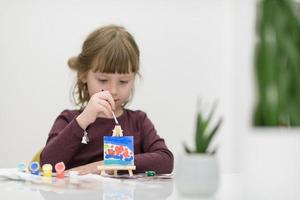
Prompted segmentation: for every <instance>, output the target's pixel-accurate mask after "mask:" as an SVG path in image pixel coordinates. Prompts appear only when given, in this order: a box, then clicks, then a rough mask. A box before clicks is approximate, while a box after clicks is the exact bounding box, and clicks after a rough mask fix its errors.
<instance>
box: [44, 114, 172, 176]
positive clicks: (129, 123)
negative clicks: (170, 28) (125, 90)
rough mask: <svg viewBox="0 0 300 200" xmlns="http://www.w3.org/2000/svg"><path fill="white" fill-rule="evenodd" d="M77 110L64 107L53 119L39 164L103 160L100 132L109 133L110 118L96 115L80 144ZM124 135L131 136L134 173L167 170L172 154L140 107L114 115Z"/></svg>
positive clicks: (76, 163) (67, 164)
mask: <svg viewBox="0 0 300 200" xmlns="http://www.w3.org/2000/svg"><path fill="white" fill-rule="evenodd" d="M79 114H80V111H78V110H64V111H63V112H62V113H61V114H60V115H59V116H58V117H57V118H56V120H55V122H54V124H53V126H52V129H51V131H50V133H49V136H48V139H47V142H46V146H45V147H44V149H43V151H42V153H41V164H46V163H50V164H52V165H55V164H56V163H58V162H61V161H63V162H64V163H65V165H66V168H67V169H70V168H74V167H77V166H81V165H85V164H88V163H92V162H96V161H100V160H103V136H111V135H112V130H113V129H114V127H115V122H114V120H113V119H109V118H97V119H96V121H95V122H94V123H92V124H90V125H89V126H88V128H87V130H86V131H87V132H88V137H89V140H90V141H89V143H88V144H82V143H81V139H82V136H83V131H84V130H83V129H82V128H81V127H80V126H79V124H78V123H77V121H76V117H77V116H78V115H79ZM118 121H119V123H120V125H121V127H122V129H123V135H124V136H133V137H134V154H135V156H134V163H135V165H136V170H135V173H143V172H145V171H147V170H153V171H156V173H171V172H172V171H173V163H174V157H173V154H172V152H171V151H170V150H169V149H168V148H167V146H166V144H165V142H164V139H162V138H161V137H159V136H158V134H157V132H156V130H155V127H154V125H153V124H152V122H151V121H150V120H149V118H148V117H147V115H146V113H144V112H142V111H132V110H128V109H124V112H123V114H122V115H121V116H120V117H118Z"/></svg>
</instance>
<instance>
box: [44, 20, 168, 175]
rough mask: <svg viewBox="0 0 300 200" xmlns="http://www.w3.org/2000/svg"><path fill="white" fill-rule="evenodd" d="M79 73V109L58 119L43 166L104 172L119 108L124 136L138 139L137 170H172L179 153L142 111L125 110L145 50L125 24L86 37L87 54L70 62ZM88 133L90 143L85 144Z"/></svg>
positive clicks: (70, 111)
mask: <svg viewBox="0 0 300 200" xmlns="http://www.w3.org/2000/svg"><path fill="white" fill-rule="evenodd" d="M68 65H69V67H70V68H71V69H73V70H75V71H77V83H76V87H75V90H74V93H73V94H74V98H75V100H76V103H77V104H78V105H79V106H80V107H81V109H79V110H64V111H63V112H62V113H61V114H60V115H59V116H58V117H57V119H56V120H55V122H54V124H53V127H52V129H51V131H50V133H49V136H48V139H47V143H46V146H45V148H44V149H43V151H42V153H41V164H46V163H50V164H52V165H55V164H56V163H58V162H61V161H63V162H64V163H65V165H66V168H67V169H70V170H75V171H78V172H79V173H80V174H86V173H98V170H97V166H99V165H103V136H111V135H112V130H113V129H114V127H115V125H116V124H115V121H114V120H113V116H112V113H113V112H114V113H115V115H116V117H117V120H118V122H119V124H120V125H121V127H122V129H123V135H124V136H129V135H132V136H133V137H134V153H135V157H134V163H135V165H136V170H135V173H144V172H145V171H147V170H153V171H156V173H171V172H172V170H173V160H174V159H173V154H172V152H171V151H170V150H169V149H168V148H167V146H166V144H165V142H164V139H162V138H161V137H159V136H158V134H157V132H156V130H155V128H154V125H153V124H152V122H151V121H150V119H149V118H148V117H147V115H146V113H144V112H142V111H139V110H138V111H133V110H129V109H126V108H125V105H126V103H127V102H128V101H129V99H130V97H131V95H132V93H133V88H134V81H135V77H136V76H137V75H138V74H139V49H138V46H137V44H136V42H135V40H134V38H133V36H132V35H131V34H130V33H128V32H127V31H126V30H125V29H124V28H123V27H119V26H114V25H111V26H105V27H102V28H100V29H97V30H95V31H94V32H92V33H91V34H90V35H89V36H88V37H87V39H86V40H85V41H84V43H83V46H82V52H81V53H80V54H79V55H78V56H77V57H74V58H71V59H70V60H69V62H68ZM84 136H87V137H88V140H89V141H88V142H87V144H85V143H84V142H83V143H82V139H83V137H84Z"/></svg>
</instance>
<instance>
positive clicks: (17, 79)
mask: <svg viewBox="0 0 300 200" xmlns="http://www.w3.org/2000/svg"><path fill="white" fill-rule="evenodd" d="M235 5H236V2H235V1H234V0H223V1H219V0H204V1H199V0H189V1H184V0H181V1H171V0H169V1H159V0H157V1H138V0H136V1H121V0H119V1H98V0H93V1H59V0H55V1H46V0H44V1H41V0H28V1H21V0H20V1H16V0H12V1H0V87H1V91H2V92H1V98H0V109H1V112H0V134H1V138H2V139H1V140H0V156H1V157H2V159H1V161H0V167H2V168H3V167H14V166H15V165H16V163H18V162H20V161H29V160H30V159H31V156H32V155H33V154H34V152H35V151H36V150H37V149H39V148H40V147H42V146H43V145H44V144H45V141H46V138H47V134H48V132H49V130H50V128H51V126H52V124H53V122H54V119H55V117H56V116H57V115H58V114H59V113H60V112H61V111H62V110H63V109H65V108H72V107H73V106H72V104H71V103H70V89H71V86H72V83H73V81H74V74H73V73H72V72H71V71H70V70H69V69H68V67H67V65H66V62H67V60H68V58H69V57H71V56H74V55H77V54H78V53H79V51H80V48H81V45H82V42H83V41H84V39H85V37H86V36H87V34H88V33H89V32H91V31H92V30H94V29H95V28H97V27H98V26H101V25H105V24H110V23H114V24H119V25H123V26H125V27H126V28H127V29H128V30H129V31H130V32H131V33H132V34H133V35H134V36H135V38H136V41H137V43H138V45H139V47H140V50H141V68H142V75H143V79H142V80H141V81H139V82H138V85H137V87H136V94H135V98H134V100H133V102H132V104H131V105H130V107H131V108H133V109H142V110H144V111H146V112H147V113H148V115H149V116H150V118H151V119H152V121H153V122H154V124H155V125H156V128H157V130H158V132H159V134H160V135H161V136H162V137H164V138H165V140H166V142H167V144H168V146H169V147H170V149H171V150H172V151H173V152H174V154H175V156H177V155H179V154H181V153H182V152H183V149H182V141H187V142H188V143H189V144H190V145H192V144H193V143H192V140H193V131H194V128H195V127H194V125H195V112H196V99H197V97H201V98H202V99H203V101H204V102H206V104H205V105H210V104H211V103H212V101H213V100H215V99H218V100H219V107H218V115H223V116H224V118H225V123H224V125H223V128H222V130H221V131H220V134H219V136H218V138H217V140H216V143H218V144H219V145H220V151H219V157H220V160H221V166H222V170H224V171H234V170H236V152H237V150H236V143H237V141H236V135H235V134H236V132H234V131H233V128H234V125H235V124H236V122H235V121H234V120H236V118H234V115H233V112H234V103H235V102H234V101H233V99H234V98H235V97H234V95H236V94H235V92H234V87H233V85H234V84H235V83H234V81H233V77H234V67H233V66H234V56H235V50H234V48H235V45H234V44H235V33H236V32H235V31H236V30H235V28H236V27H235V20H236V19H235V17H236V16H235V14H236V10H235V9H236V7H235Z"/></svg>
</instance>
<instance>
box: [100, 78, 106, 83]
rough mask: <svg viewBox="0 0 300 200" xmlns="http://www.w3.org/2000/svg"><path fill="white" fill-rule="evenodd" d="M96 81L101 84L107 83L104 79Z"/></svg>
mask: <svg viewBox="0 0 300 200" xmlns="http://www.w3.org/2000/svg"><path fill="white" fill-rule="evenodd" d="M98 81H99V82H101V83H106V82H107V80H106V79H98Z"/></svg>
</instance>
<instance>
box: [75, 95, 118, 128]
mask: <svg viewBox="0 0 300 200" xmlns="http://www.w3.org/2000/svg"><path fill="white" fill-rule="evenodd" d="M114 109H115V101H114V99H113V97H112V95H111V94H110V92H109V91H102V92H98V93H95V94H94V95H93V96H91V98H90V100H89V102H88V104H87V106H86V107H85V109H84V110H83V111H82V113H81V114H80V115H78V117H77V118H76V120H77V122H78V124H79V126H80V127H81V128H82V129H84V130H85V129H86V127H87V126H88V125H90V124H91V123H93V122H95V121H96V119H97V117H105V116H106V117H111V116H112V110H114Z"/></svg>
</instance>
